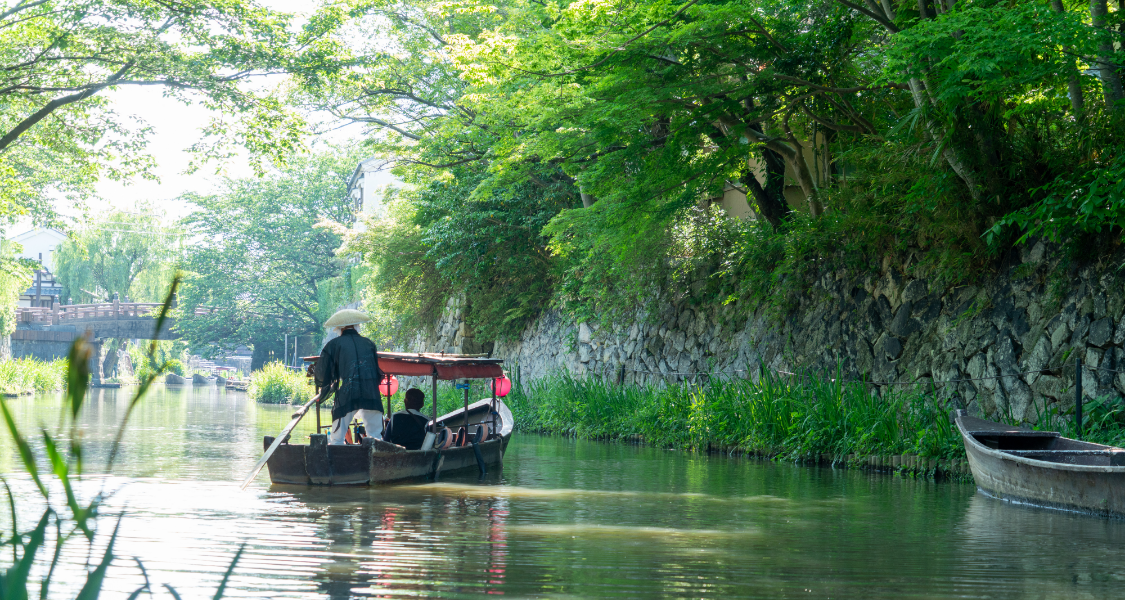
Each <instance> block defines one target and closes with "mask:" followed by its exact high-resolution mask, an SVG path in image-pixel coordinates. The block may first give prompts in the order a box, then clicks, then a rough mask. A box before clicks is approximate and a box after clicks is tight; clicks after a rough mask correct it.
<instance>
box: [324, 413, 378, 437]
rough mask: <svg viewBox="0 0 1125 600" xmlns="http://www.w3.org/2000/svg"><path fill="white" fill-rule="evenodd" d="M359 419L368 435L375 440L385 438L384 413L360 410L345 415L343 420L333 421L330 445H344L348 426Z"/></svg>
mask: <svg viewBox="0 0 1125 600" xmlns="http://www.w3.org/2000/svg"><path fill="white" fill-rule="evenodd" d="M357 417H358V418H359V422H360V423H363V428H364V429H366V430H367V435H369V436H371V437H373V438H382V437H383V413H382V412H381V411H378V410H364V409H359V410H353V411H352V412H350V413H348V414H346V415H344V418H343V419H336V420H335V421H332V432H331V433H329V434H328V443H329V444H335V445H340V444H343V443H344V434H345V433H347V431H348V426H349V425H351V424H352V419H353V418H357ZM353 441H354V440H353Z"/></svg>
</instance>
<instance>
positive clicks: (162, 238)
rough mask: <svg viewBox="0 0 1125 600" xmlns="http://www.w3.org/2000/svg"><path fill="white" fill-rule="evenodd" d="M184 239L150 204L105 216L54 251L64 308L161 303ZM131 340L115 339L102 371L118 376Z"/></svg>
mask: <svg viewBox="0 0 1125 600" xmlns="http://www.w3.org/2000/svg"><path fill="white" fill-rule="evenodd" d="M180 241H181V237H180V234H179V233H178V231H177V230H176V229H174V228H171V227H167V226H166V225H165V223H164V218H163V216H162V215H160V214H159V213H157V212H155V211H154V210H153V208H152V207H151V206H149V205H145V204H140V205H138V206H137V207H136V210H135V211H124V210H112V211H108V212H104V213H101V214H100V215H98V216H97V217H95V218H93V219H91V220H90V221H88V222H87V223H85V224H83V225H82V226H81V227H79V228H77V229H76V230H75V231H74V232H72V233H71V235H70V237H69V238H68V239H67V240H65V241H64V242H63V243H61V244H59V246H58V247H57V248H56V249H55V271H56V273H55V276H56V277H57V278H58V281H59V283H60V284H62V287H63V292H62V298H61V299H60V300H61V301H62V302H64V303H70V304H82V303H89V302H94V303H98V302H111V301H113V300H114V299H117V300H120V301H132V302H162V301H163V300H164V296H165V294H167V293H168V286H169V285H170V284H171V281H172V277H173V273H174V271H175V270H176V265H177V262H178V260H179V257H180V256H179V255H180ZM127 342H128V340H125V339H114V340H110V342H109V344H108V345H107V346H106V356H105V359H104V361H103V372H104V373H105V374H106V376H113V375H114V372H115V371H116V366H117V364H118V358H119V355H120V353H121V351H122V349H123V348H124V346H125V344H126V343H127Z"/></svg>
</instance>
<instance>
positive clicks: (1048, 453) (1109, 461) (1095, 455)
mask: <svg viewBox="0 0 1125 600" xmlns="http://www.w3.org/2000/svg"><path fill="white" fill-rule="evenodd" d="M1001 452H1003V453H1005V454H1011V455H1012V456H1022V457H1024V458H1030V459H1034V460H1045V461H1048V462H1057V463H1066V464H1070V465H1092V466H1102V467H1123V466H1125V452H1123V451H1121V450H1001Z"/></svg>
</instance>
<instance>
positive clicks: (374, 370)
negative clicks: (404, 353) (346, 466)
mask: <svg viewBox="0 0 1125 600" xmlns="http://www.w3.org/2000/svg"><path fill="white" fill-rule="evenodd" d="M314 374H315V375H316V386H317V387H318V388H326V387H328V386H331V385H336V386H337V387H336V400H335V402H334V403H333V405H332V419H333V420H335V419H341V418H343V417H345V416H347V414H348V413H350V412H352V411H353V410H359V409H364V410H377V411H380V412H382V411H383V399H382V397H381V396H380V395H379V381H380V380H381V379H382V378H383V373H382V372H381V371H379V359H378V354H377V351H376V349H375V343H374V342H372V341H371V340H369V339H367V338H365V337H363V336H362V335H359V332H358V331H356V330H354V329H345V330H344V332H343V333H342V334H341V335H340V337H338V338H335V339H332V340H329V341H328V343H327V344H325V345H324V350H321V351H320V359H319V360H317V361H316V369H315V370H314Z"/></svg>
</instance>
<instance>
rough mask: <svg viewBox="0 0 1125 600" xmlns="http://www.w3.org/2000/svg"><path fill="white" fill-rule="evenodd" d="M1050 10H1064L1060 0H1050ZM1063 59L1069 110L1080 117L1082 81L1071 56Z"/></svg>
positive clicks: (1082, 112) (1082, 107)
mask: <svg viewBox="0 0 1125 600" xmlns="http://www.w3.org/2000/svg"><path fill="white" fill-rule="evenodd" d="M1122 1H1125V0H1122ZM1051 10H1053V11H1055V12H1057V13H1059V14H1062V13H1064V12H1066V9H1065V8H1063V4H1062V0H1051ZM1065 60H1066V63H1067V65H1066V88H1067V95H1068V96H1070V111H1071V112H1073V113H1074V116H1075V117H1076V118H1078V119H1081V118H1082V117H1083V116H1085V114H1086V99H1085V98H1084V97H1083V96H1082V82H1081V81H1079V80H1078V67H1076V66H1075V65H1074V59H1073V58H1068V59H1065Z"/></svg>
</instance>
